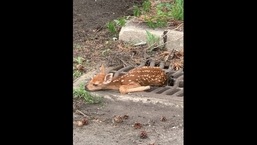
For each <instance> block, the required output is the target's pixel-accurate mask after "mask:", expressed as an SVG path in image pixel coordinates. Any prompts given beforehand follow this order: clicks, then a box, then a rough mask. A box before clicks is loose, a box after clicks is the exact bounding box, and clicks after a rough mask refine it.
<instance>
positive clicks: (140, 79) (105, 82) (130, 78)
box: [85, 65, 167, 94]
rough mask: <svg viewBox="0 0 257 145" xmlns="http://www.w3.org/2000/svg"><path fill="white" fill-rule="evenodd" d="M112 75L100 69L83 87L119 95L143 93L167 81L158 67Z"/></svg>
mask: <svg viewBox="0 0 257 145" xmlns="http://www.w3.org/2000/svg"><path fill="white" fill-rule="evenodd" d="M113 75H114V74H113V73H108V74H106V72H105V68H104V66H103V65H102V66H101V67H100V73H98V74H97V75H95V76H94V77H93V78H92V80H91V81H90V82H89V83H88V84H87V85H86V86H85V89H86V90H88V91H96V90H105V89H112V90H119V91H120V93H121V94H126V93H129V92H137V91H144V90H148V89H150V86H162V85H164V84H165V82H166V80H167V76H166V73H165V71H163V70H162V69H161V68H159V67H146V66H144V67H140V68H135V69H132V70H130V71H129V72H128V73H127V74H125V75H122V76H118V77H113Z"/></svg>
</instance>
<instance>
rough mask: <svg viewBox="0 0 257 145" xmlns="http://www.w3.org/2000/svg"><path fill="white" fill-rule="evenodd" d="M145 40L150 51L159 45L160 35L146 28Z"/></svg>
mask: <svg viewBox="0 0 257 145" xmlns="http://www.w3.org/2000/svg"><path fill="white" fill-rule="evenodd" d="M146 41H147V44H148V46H149V49H150V51H152V50H153V49H154V48H155V47H156V46H158V45H159V42H160V37H157V36H155V35H154V34H152V33H150V32H149V31H147V30H146Z"/></svg>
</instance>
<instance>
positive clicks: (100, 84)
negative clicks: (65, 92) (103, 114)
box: [85, 65, 113, 91]
mask: <svg viewBox="0 0 257 145" xmlns="http://www.w3.org/2000/svg"><path fill="white" fill-rule="evenodd" d="M112 78H113V73H108V74H106V72H105V68H104V65H102V66H101V67H100V72H99V73H98V74H96V75H95V76H94V77H93V78H92V79H91V80H90V81H89V83H88V84H87V85H86V86H85V89H86V90H89V91H97V90H103V89H105V88H106V86H107V85H108V84H109V83H110V82H111V81H112Z"/></svg>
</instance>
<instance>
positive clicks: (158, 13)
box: [133, 0, 184, 28]
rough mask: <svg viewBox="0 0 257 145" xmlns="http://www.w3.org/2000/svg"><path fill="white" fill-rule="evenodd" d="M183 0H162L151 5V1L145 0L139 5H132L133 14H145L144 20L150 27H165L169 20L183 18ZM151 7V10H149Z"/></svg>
mask: <svg viewBox="0 0 257 145" xmlns="http://www.w3.org/2000/svg"><path fill="white" fill-rule="evenodd" d="M183 4H184V0H175V1H174V3H172V2H162V3H159V4H157V5H156V7H154V8H153V7H151V1H150V0H145V1H144V2H143V4H142V6H141V7H139V6H134V9H133V13H134V16H136V17H139V16H141V14H142V15H145V18H144V21H145V22H146V24H147V26H148V27H150V28H157V27H158V28H161V27H166V26H167V24H168V22H169V21H170V20H183V15H184V7H183ZM151 9H153V10H151Z"/></svg>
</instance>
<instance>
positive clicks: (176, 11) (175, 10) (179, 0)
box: [171, 0, 184, 20]
mask: <svg viewBox="0 0 257 145" xmlns="http://www.w3.org/2000/svg"><path fill="white" fill-rule="evenodd" d="M183 4H184V0H175V3H174V4H173V6H172V9H171V15H172V16H173V18H174V19H175V20H183V19H184V18H183V16H184V8H183Z"/></svg>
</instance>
